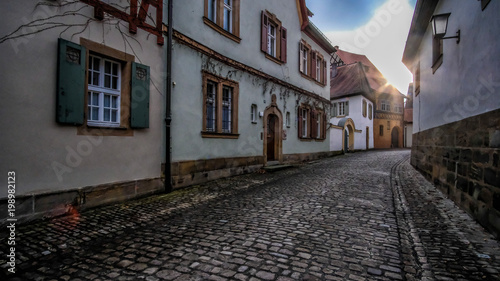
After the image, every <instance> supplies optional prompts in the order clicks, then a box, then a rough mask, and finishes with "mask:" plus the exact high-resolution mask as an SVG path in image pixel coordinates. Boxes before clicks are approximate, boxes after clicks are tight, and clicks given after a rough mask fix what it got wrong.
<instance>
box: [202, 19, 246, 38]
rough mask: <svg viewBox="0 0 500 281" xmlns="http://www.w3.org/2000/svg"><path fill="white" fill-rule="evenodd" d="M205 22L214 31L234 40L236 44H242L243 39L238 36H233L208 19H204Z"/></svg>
mask: <svg viewBox="0 0 500 281" xmlns="http://www.w3.org/2000/svg"><path fill="white" fill-rule="evenodd" d="M203 22H204V23H205V24H206V25H208V26H210V27H211V28H212V29H214V30H215V31H217V32H219V33H220V34H222V35H223V36H225V37H227V38H229V39H231V40H233V41H234V42H236V43H238V44H239V43H240V42H241V38H240V37H238V35H236V34H233V33H231V32H229V31H227V30H225V29H224V28H222V27H220V26H219V25H217V24H216V23H215V22H213V21H211V20H209V19H208V18H207V17H203Z"/></svg>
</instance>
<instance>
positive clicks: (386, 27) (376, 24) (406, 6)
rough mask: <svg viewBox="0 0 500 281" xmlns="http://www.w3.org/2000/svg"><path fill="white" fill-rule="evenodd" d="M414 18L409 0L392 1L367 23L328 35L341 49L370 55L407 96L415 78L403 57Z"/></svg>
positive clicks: (380, 8)
mask: <svg viewBox="0 0 500 281" xmlns="http://www.w3.org/2000/svg"><path fill="white" fill-rule="evenodd" d="M412 16H413V7H412V6H411V5H410V3H409V2H408V1H407V0H388V1H386V2H385V3H384V4H383V5H382V6H380V7H379V8H378V9H377V10H376V11H375V13H374V16H373V17H372V18H371V19H370V21H369V22H368V23H367V24H365V25H363V26H361V27H359V28H356V29H354V30H350V31H330V32H325V35H326V36H327V37H328V38H329V39H330V40H331V41H332V42H333V45H338V46H339V47H340V49H341V50H344V51H348V52H353V53H358V54H364V55H366V56H367V57H368V59H370V60H371V61H372V63H373V64H374V65H375V66H376V67H377V68H378V69H379V70H380V71H381V72H382V74H383V75H384V76H385V78H386V79H387V80H388V81H389V82H390V83H391V84H393V85H394V86H395V87H396V88H398V90H399V91H400V92H402V93H403V94H406V93H407V90H408V84H409V83H410V82H411V81H412V76H411V73H410V71H408V69H407V68H406V67H405V66H404V65H403V63H402V62H401V58H402V56H403V50H404V46H405V42H406V37H407V35H408V30H409V29H410V24H411V19H412Z"/></svg>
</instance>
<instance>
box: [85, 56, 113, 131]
mask: <svg viewBox="0 0 500 281" xmlns="http://www.w3.org/2000/svg"><path fill="white" fill-rule="evenodd" d="M88 65H89V68H88V75H87V77H88V81H87V83H88V92H87V94H88V96H87V103H88V104H87V110H88V112H87V124H88V125H93V126H103V127H119V126H120V117H119V116H120V75H121V74H120V72H121V71H120V68H121V67H120V64H119V63H118V62H115V61H112V60H108V59H104V58H102V57H98V56H95V55H90V57H89V62H88Z"/></svg>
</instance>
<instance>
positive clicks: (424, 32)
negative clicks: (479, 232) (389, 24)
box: [403, 0, 500, 237]
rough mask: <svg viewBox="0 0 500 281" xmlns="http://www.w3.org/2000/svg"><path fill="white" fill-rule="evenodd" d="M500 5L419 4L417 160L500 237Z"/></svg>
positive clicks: (463, 0) (409, 44) (408, 53)
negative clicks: (499, 75)
mask: <svg viewBox="0 0 500 281" xmlns="http://www.w3.org/2000/svg"><path fill="white" fill-rule="evenodd" d="M499 14H500V1H490V0H481V1H468V0H453V1H452V0H441V1H430V0H418V1H417V3H416V7H415V12H414V15H413V20H412V24H411V28H410V32H409V34H408V39H407V41H406V47H405V50H404V53H403V63H404V64H405V65H406V66H407V67H408V69H409V70H410V71H411V72H412V73H413V84H414V97H413V144H412V155H411V163H412V165H414V166H415V167H416V168H417V169H419V170H420V171H422V173H423V174H424V175H426V176H427V177H428V178H429V179H430V180H431V181H432V182H433V183H435V184H436V186H437V188H439V189H440V190H441V191H442V192H443V193H445V194H447V195H448V196H449V197H450V198H451V199H453V200H454V201H455V202H456V203H457V205H459V206H460V207H462V208H463V209H465V210H466V211H467V212H469V213H470V214H471V215H472V216H474V217H475V218H476V219H477V220H478V221H479V222H480V223H481V224H482V225H483V226H485V227H486V228H488V229H489V230H491V231H492V232H493V233H494V234H495V235H496V236H497V237H499V236H500V189H499V187H500V169H499V155H500V98H499V97H500V87H499V86H500V84H499V81H500V79H499V77H498V73H499V70H498V68H499V66H500V37H499V36H498V35H499V34H500V17H499V16H498V15H499Z"/></svg>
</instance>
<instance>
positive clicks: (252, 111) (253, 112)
mask: <svg viewBox="0 0 500 281" xmlns="http://www.w3.org/2000/svg"><path fill="white" fill-rule="evenodd" d="M250 120H251V121H252V123H257V105H256V104H252V106H251V107H250Z"/></svg>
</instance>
